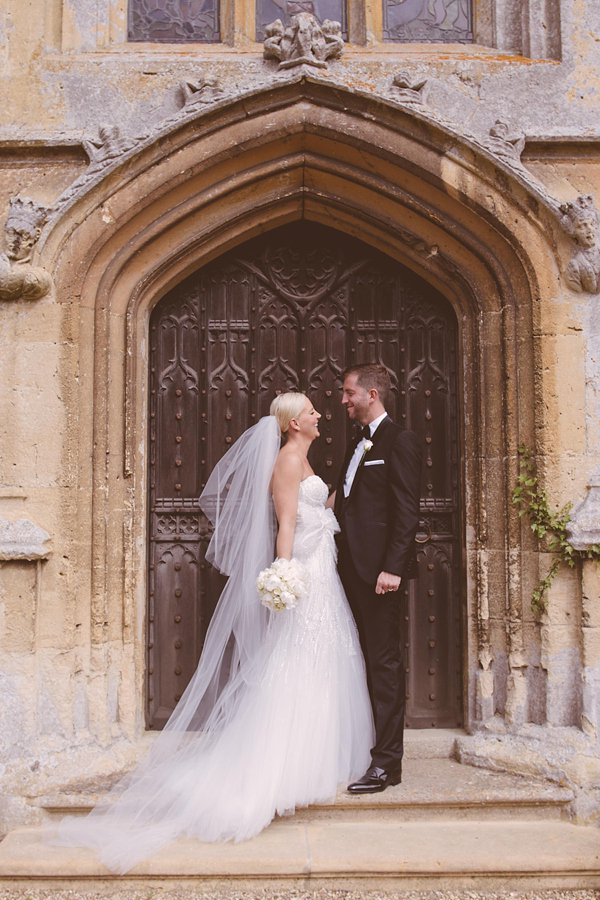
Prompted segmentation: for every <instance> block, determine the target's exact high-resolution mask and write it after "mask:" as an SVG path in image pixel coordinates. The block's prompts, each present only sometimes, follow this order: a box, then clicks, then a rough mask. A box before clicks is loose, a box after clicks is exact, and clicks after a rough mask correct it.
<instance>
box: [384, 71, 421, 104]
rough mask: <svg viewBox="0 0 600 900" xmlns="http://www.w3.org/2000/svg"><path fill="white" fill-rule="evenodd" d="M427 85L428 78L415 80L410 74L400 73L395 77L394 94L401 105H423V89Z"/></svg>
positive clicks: (393, 83)
mask: <svg viewBox="0 0 600 900" xmlns="http://www.w3.org/2000/svg"><path fill="white" fill-rule="evenodd" d="M426 84H427V79H426V78H421V79H419V78H413V77H412V76H411V75H409V73H408V72H399V73H398V75H394V80H393V81H392V87H393V88H395V91H394V94H395V97H396V99H397V100H400V102H401V103H416V104H417V105H419V106H422V105H423V88H424V87H425V85H426Z"/></svg>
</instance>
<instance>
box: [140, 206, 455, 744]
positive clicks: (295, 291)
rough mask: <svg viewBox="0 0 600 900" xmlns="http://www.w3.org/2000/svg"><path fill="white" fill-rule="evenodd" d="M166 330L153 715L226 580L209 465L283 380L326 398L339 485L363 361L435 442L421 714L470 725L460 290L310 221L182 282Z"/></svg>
mask: <svg viewBox="0 0 600 900" xmlns="http://www.w3.org/2000/svg"><path fill="white" fill-rule="evenodd" d="M150 336H151V341H150V359H151V363H150V369H151V371H150V429H149V430H150V467H149V476H150V478H149V484H150V522H149V536H150V540H149V560H148V564H149V580H148V583H149V597H148V629H147V636H148V682H147V710H148V723H149V727H154V728H160V727H162V725H163V724H164V722H165V721H166V719H167V718H168V716H169V714H170V712H171V710H172V709H173V708H174V705H175V703H176V702H177V699H178V698H179V697H180V696H181V694H182V692H183V690H184V688H185V686H186V684H187V682H188V681H189V679H190V677H191V675H192V673H193V671H194V668H195V666H196V663H197V660H198V657H199V654H200V650H201V647H202V642H203V640H204V636H205V634H206V628H207V626H208V623H209V621H210V617H211V615H212V612H213V610H214V607H215V604H216V601H217V599H218V593H219V590H220V588H221V581H220V578H219V576H218V575H217V574H216V573H215V572H214V570H213V569H212V568H211V567H210V566H208V565H207V564H206V563H205V561H204V553H205V551H206V546H207V543H208V540H209V539H210V534H209V530H208V527H207V521H206V519H205V517H204V516H203V515H202V513H201V512H200V510H199V508H198V503H197V498H198V496H199V494H200V492H201V490H202V487H203V485H204V483H205V481H206V479H207V477H208V473H209V472H210V470H211V469H212V467H213V466H214V464H215V463H216V462H217V460H218V459H219V458H220V457H221V456H222V454H223V453H224V452H225V451H226V450H227V448H228V447H229V446H230V445H231V443H232V442H233V441H235V440H236V438H237V437H238V436H239V435H240V434H241V433H242V431H244V429H246V428H247V427H248V426H249V425H251V424H253V423H254V422H256V421H257V419H258V418H259V417H260V416H262V415H265V414H266V413H267V412H268V409H269V405H270V403H271V400H272V398H273V396H274V395H275V393H276V392H277V391H284V390H289V389H299V390H302V391H305V392H306V393H308V394H309V395H310V397H311V399H312V400H313V401H314V403H315V406H316V408H317V409H318V410H319V411H320V412H322V413H323V419H322V420H321V438H320V439H319V440H317V441H315V443H314V444H313V446H312V448H311V462H312V465H313V467H314V469H315V471H316V472H317V473H318V474H320V475H321V476H322V477H323V478H324V479H325V481H326V482H328V483H329V484H330V485H331V484H333V483H334V482H335V480H336V478H337V473H338V469H339V466H340V465H341V462H342V458H343V455H344V448H345V444H346V440H347V438H348V436H349V432H350V425H349V423H348V421H347V416H346V413H345V411H344V409H343V407H342V405H341V403H340V397H341V372H342V370H343V369H344V367H345V366H346V365H348V364H350V362H354V361H356V362H366V361H370V362H372V361H376V362H380V363H382V364H383V365H385V366H386V367H387V368H388V370H389V372H390V375H391V378H392V383H393V396H392V401H391V404H390V407H389V412H390V414H391V415H392V416H393V417H394V418H396V420H397V421H399V422H402V423H403V424H405V425H407V426H408V427H410V428H412V429H413V430H415V431H416V432H417V433H418V434H419V435H421V436H422V438H423V442H424V447H425V465H424V474H423V485H422V500H421V514H422V530H421V532H420V535H419V539H420V540H421V541H423V542H424V543H422V544H421V547H420V551H419V564H420V578H419V581H418V582H412V583H411V584H410V587H409V588H408V608H409V612H408V622H407V635H406V637H405V639H404V640H405V643H406V644H407V647H406V665H407V668H408V694H409V699H408V718H407V721H408V724H409V725H412V726H416V727H431V726H432V725H438V726H448V725H450V726H455V725H457V724H460V723H461V721H462V712H461V652H460V638H461V620H460V613H461V581H460V576H461V559H462V539H461V534H462V531H461V523H460V506H459V497H460V489H459V470H460V466H459V444H458V420H457V361H456V353H457V326H456V320H455V317H454V314H453V312H452V310H451V308H450V306H449V304H448V303H447V301H446V300H445V299H444V298H443V297H441V295H439V294H438V293H436V292H435V291H434V290H433V289H432V288H431V287H430V286H429V285H428V284H427V283H426V282H424V281H422V280H421V279H419V278H418V277H417V276H416V275H415V274H414V273H412V272H410V271H409V270H408V269H406V268H404V267H403V266H401V265H399V264H398V263H396V262H393V261H392V260H390V259H389V258H388V257H386V256H384V255H382V254H379V253H377V252H376V251H374V250H372V249H371V248H369V247H367V246H366V245H364V244H362V243H361V242H359V241H357V240H354V239H351V238H348V237H346V236H344V235H341V234H340V233H338V232H336V231H334V230H332V229H328V228H325V227H323V226H317V225H315V224H309V223H304V222H299V223H296V224H294V225H289V226H285V227H283V228H280V229H278V230H277V231H275V232H273V233H272V234H270V235H267V236H261V237H259V238H256V239H254V240H252V241H250V242H248V243H247V244H244V245H243V246H241V247H239V248H237V249H236V250H234V251H231V252H230V253H228V254H226V255H225V256H223V257H221V258H220V259H219V260H216V261H215V262H213V263H211V264H210V265H208V266H206V267H205V268H203V269H201V270H200V271H198V272H197V273H195V274H194V275H192V276H190V277H189V278H188V279H186V281H184V282H182V283H181V284H180V285H178V287H177V288H175V289H174V290H173V291H171V292H170V293H169V294H168V295H167V296H166V297H164V298H163V300H161V302H160V303H159V304H158V306H157V307H156V309H155V310H154V312H153V314H152V318H151V324H150ZM399 639H400V636H399Z"/></svg>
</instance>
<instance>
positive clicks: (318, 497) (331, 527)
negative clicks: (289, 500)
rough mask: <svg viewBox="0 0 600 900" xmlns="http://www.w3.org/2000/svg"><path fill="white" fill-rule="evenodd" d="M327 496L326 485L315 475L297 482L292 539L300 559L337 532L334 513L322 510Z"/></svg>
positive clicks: (337, 526) (296, 554)
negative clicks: (294, 533)
mask: <svg viewBox="0 0 600 900" xmlns="http://www.w3.org/2000/svg"><path fill="white" fill-rule="evenodd" d="M328 494H329V491H328V489H327V485H326V484H325V482H324V481H323V479H322V478H320V477H319V476H318V475H309V476H308V478H305V479H304V480H303V481H301V482H300V490H299V492H298V515H297V519H296V535H295V539H294V556H296V557H297V558H299V559H302V558H304V559H305V558H306V557H307V556H309V555H310V554H311V553H314V552H315V550H316V549H317V547H318V546H319V543H320V542H325V544H327V545H329V543H330V542H333V535H334V534H336V532H338V531H339V530H340V527H339V525H338V523H337V519H336V517H335V516H334V514H333V511H332V510H331V509H326V508H325V502H326V500H327V497H328Z"/></svg>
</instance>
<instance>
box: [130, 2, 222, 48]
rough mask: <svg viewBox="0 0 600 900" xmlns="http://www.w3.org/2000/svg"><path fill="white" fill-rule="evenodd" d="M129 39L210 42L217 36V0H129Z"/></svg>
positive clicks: (162, 41) (216, 40) (163, 41)
mask: <svg viewBox="0 0 600 900" xmlns="http://www.w3.org/2000/svg"><path fill="white" fill-rule="evenodd" d="M128 6H129V9H128V16H129V28H128V32H127V37H128V39H129V40H130V41H150V42H153V43H155V42H159V43H170V44H181V43H188V42H192V43H213V42H218V41H219V40H220V36H219V0H129V4H128Z"/></svg>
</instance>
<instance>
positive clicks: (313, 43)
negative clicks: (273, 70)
mask: <svg viewBox="0 0 600 900" xmlns="http://www.w3.org/2000/svg"><path fill="white" fill-rule="evenodd" d="M343 52H344V40H343V38H342V26H341V24H340V23H339V22H332V21H331V20H330V19H325V21H324V22H323V23H322V24H319V22H318V21H317V19H316V18H315V17H314V16H313V15H312V14H311V13H306V12H301V13H298V14H297V15H295V16H292V18H291V21H290V24H289V26H288V27H287V28H286V27H285V26H284V25H283V23H282V21H281V19H276V20H275V21H274V22H271V24H270V25H267V27H266V29H265V40H264V58H265V59H278V60H279V61H280V62H279V68H280V69H292V68H295V67H296V66H302V65H307V66H314V67H315V68H318V69H326V68H327V60H329V59H339V58H340V56H341V55H342V53H343Z"/></svg>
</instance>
